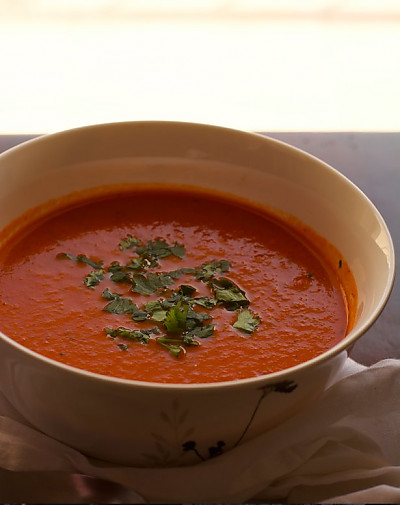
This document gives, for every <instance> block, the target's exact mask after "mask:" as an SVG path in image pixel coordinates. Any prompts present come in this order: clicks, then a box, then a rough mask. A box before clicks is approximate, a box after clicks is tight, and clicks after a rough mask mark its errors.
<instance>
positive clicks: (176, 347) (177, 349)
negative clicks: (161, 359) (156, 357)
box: [156, 337, 186, 358]
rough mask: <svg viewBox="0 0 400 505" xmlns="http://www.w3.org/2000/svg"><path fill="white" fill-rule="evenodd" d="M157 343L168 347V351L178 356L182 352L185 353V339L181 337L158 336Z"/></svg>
mask: <svg viewBox="0 0 400 505" xmlns="http://www.w3.org/2000/svg"><path fill="white" fill-rule="evenodd" d="M156 341H157V344H159V345H161V346H162V347H165V348H166V349H168V351H169V352H170V353H171V354H172V355H173V356H174V357H175V358H178V357H179V356H180V355H181V354H182V353H185V352H186V351H185V349H184V347H183V345H182V344H183V340H181V339H171V338H168V337H158V338H157V339H156Z"/></svg>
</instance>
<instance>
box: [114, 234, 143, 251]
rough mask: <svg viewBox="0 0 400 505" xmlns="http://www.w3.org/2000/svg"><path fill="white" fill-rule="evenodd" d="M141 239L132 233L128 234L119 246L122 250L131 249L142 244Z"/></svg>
mask: <svg viewBox="0 0 400 505" xmlns="http://www.w3.org/2000/svg"><path fill="white" fill-rule="evenodd" d="M140 243H141V242H140V240H139V239H138V238H136V237H133V236H132V235H129V234H128V235H127V236H126V237H125V238H123V239H122V240H121V241H120V243H119V244H118V247H119V249H120V250H121V251H125V250H126V249H131V248H132V247H137V246H139V245H140Z"/></svg>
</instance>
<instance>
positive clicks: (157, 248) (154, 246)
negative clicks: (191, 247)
mask: <svg viewBox="0 0 400 505" xmlns="http://www.w3.org/2000/svg"><path fill="white" fill-rule="evenodd" d="M136 252H137V254H139V256H143V257H145V258H153V259H162V258H167V257H168V256H171V255H173V256H177V257H178V258H183V257H184V255H185V247H184V246H183V245H182V244H178V243H176V242H175V243H174V244H173V245H172V246H169V245H168V244H167V242H166V241H165V240H164V239H156V240H149V241H148V242H147V246H140V245H139V246H138V247H137V248H136Z"/></svg>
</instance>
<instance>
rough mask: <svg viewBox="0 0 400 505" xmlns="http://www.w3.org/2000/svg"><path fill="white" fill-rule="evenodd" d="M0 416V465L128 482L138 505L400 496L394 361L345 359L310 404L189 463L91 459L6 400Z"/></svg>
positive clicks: (393, 499) (399, 377) (397, 368)
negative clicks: (152, 465)
mask: <svg viewBox="0 0 400 505" xmlns="http://www.w3.org/2000/svg"><path fill="white" fill-rule="evenodd" d="M0 415H1V417H0V468H3V469H6V470H12V471H17V472H22V471H41V472H50V473H51V472H56V471H64V472H65V471H67V472H69V471H70V472H79V473H83V474H86V475H91V476H95V477H99V478H103V479H107V480H110V481H112V482H116V483H119V484H121V485H123V486H125V487H127V488H129V489H131V490H132V491H133V492H134V496H135V497H136V500H135V501H136V503H139V502H158V503H161V502H163V503H168V502H170V503H177V502H181V503H200V502H201V503H243V502H249V501H255V500H256V501H260V502H266V503H271V502H275V503H276V502H281V503H285V502H288V503H305V502H308V503H320V502H327V503H332V502H335V503H360V502H363V503H398V502H400V360H384V361H382V362H380V363H377V364H376V365H374V366H371V367H369V368H366V367H362V366H360V365H358V364H356V363H354V362H353V361H352V360H350V359H348V360H347V361H346V364H345V367H344V369H343V370H342V371H341V373H340V376H338V377H336V378H335V380H334V381H333V382H332V384H331V385H330V386H329V387H328V388H327V389H326V390H325V392H324V393H323V394H322V396H321V397H320V398H318V400H316V401H315V402H314V404H313V405H311V406H308V407H307V409H304V410H303V411H300V412H299V413H297V414H296V415H295V416H293V417H292V418H290V419H288V420H287V421H286V422H284V423H282V424H280V425H279V426H277V427H275V428H274V429H271V430H269V431H266V432H265V433H263V434H262V435H260V436H258V437H256V438H254V439H252V440H249V441H247V442H246V443H243V444H241V445H240V446H238V447H236V448H235V449H233V450H231V451H229V452H227V453H225V454H223V455H221V456H219V457H217V458H214V459H211V460H208V461H205V462H201V463H199V464H196V465H193V466H189V467H179V468H156V469H148V468H128V467H116V466H115V465H110V464H107V463H106V462H99V461H93V460H91V459H89V458H87V457H86V456H84V455H83V454H81V453H79V452H78V451H76V450H74V449H72V448H70V447H67V446H65V445H64V444H62V443H60V442H57V441H56V440H53V439H51V438H49V437H47V436H46V435H44V434H42V433H39V432H37V431H36V430H34V429H33V428H31V427H29V426H27V425H25V424H23V422H22V421H21V419H17V417H18V416H17V414H16V413H15V412H13V409H12V408H11V407H10V405H8V404H7V402H5V401H3V402H2V403H0ZM135 493H136V494H135ZM28 494H29V490H27V500H28V499H29V496H28ZM1 500H2V496H1V483H0V501H1Z"/></svg>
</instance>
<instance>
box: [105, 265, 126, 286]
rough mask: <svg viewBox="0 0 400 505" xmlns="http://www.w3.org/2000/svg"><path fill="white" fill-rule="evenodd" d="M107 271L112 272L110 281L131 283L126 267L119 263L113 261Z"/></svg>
mask: <svg viewBox="0 0 400 505" xmlns="http://www.w3.org/2000/svg"><path fill="white" fill-rule="evenodd" d="M107 271H108V272H111V277H110V279H111V280H112V281H113V282H131V279H130V277H129V276H128V274H127V273H126V271H125V269H124V267H123V266H121V265H120V263H119V262H118V261H113V262H112V263H111V265H110V266H109V267H108V268H107Z"/></svg>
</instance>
